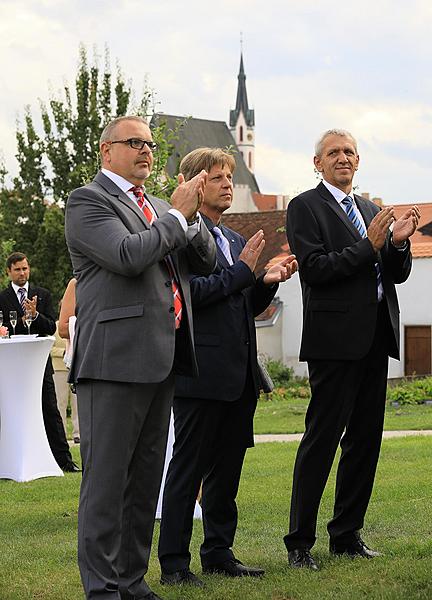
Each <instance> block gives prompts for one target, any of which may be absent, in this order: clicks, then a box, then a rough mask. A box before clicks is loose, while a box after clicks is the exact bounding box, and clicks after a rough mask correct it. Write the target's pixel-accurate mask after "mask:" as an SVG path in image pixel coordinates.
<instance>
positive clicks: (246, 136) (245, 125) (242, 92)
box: [230, 47, 255, 173]
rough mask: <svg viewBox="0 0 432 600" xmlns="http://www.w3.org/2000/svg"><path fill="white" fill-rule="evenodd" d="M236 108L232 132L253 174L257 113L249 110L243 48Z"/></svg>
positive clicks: (231, 122) (231, 116)
mask: <svg viewBox="0 0 432 600" xmlns="http://www.w3.org/2000/svg"><path fill="white" fill-rule="evenodd" d="M237 79H238V84H237V98H236V107H235V109H234V110H230V130H231V133H232V136H233V138H234V140H235V143H236V144H237V147H238V149H239V151H240V153H241V155H242V156H243V160H244V162H245V163H246V166H247V168H248V169H249V171H251V173H253V172H254V168H255V140H254V137H255V136H254V126H255V111H254V110H253V109H251V108H249V104H248V98H247V91H246V74H245V70H244V65H243V47H242V49H241V51H240V69H239V74H238V76H237Z"/></svg>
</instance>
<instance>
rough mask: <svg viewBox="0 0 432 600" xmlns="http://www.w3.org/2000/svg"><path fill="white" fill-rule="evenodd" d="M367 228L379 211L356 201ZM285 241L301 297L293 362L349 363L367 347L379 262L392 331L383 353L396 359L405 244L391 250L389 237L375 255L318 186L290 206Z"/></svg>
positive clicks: (407, 259)
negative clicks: (297, 352)
mask: <svg viewBox="0 0 432 600" xmlns="http://www.w3.org/2000/svg"><path fill="white" fill-rule="evenodd" d="M355 201H356V203H357V206H358V208H359V209H360V212H361V213H362V216H363V218H364V220H365V223H366V226H368V225H369V223H370V222H371V221H372V219H373V217H374V216H375V215H376V214H377V213H378V211H379V210H380V209H379V207H378V206H376V205H375V204H374V203H373V202H370V201H369V200H366V199H365V198H362V197H361V196H355ZM287 236H288V242H289V245H290V248H291V251H292V252H293V253H294V254H296V256H297V260H298V263H299V274H300V279H301V285H302V294H303V335H302V342H301V349H300V360H313V359H327V360H344V359H348V360H356V359H360V358H362V357H363V356H365V355H366V353H367V352H368V350H369V349H370V347H371V344H372V341H373V337H374V333H375V326H376V319H377V311H378V297H377V274H376V269H375V263H376V262H378V263H379V265H380V269H381V274H382V282H383V288H384V295H385V296H384V299H383V302H386V303H387V306H388V312H389V315H390V321H391V325H392V333H393V335H392V336H390V337H391V339H389V343H388V354H389V355H390V356H392V357H394V358H399V306H398V301H397V296H396V290H395V285H394V284H395V283H402V282H404V281H405V280H406V279H407V278H408V275H409V273H410V271H411V262H412V259H411V253H410V250H409V247H410V245H409V242H408V244H407V248H406V249H405V250H404V251H401V250H397V249H396V248H395V247H394V246H393V245H392V243H391V241H390V234H389V235H388V237H387V240H386V243H385V245H384V247H383V248H382V250H381V251H380V252H379V253H378V254H376V253H375V252H374V250H373V247H372V245H371V243H370V242H369V240H368V239H367V238H364V239H362V238H361V236H360V234H359V232H358V231H357V229H356V227H355V226H354V225H353V224H352V223H351V221H350V220H349V218H348V216H347V215H346V213H345V211H344V210H343V208H342V207H340V206H339V204H338V202H337V201H336V200H335V198H334V197H333V196H332V194H331V193H330V192H329V191H328V190H327V188H326V187H325V185H323V184H322V183H320V184H319V185H318V186H317V188H315V189H313V190H309V191H307V192H304V193H303V194H300V195H299V196H297V197H296V198H294V199H293V200H291V201H290V203H289V204H288V210H287Z"/></svg>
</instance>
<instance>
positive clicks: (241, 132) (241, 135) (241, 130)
mask: <svg viewBox="0 0 432 600" xmlns="http://www.w3.org/2000/svg"><path fill="white" fill-rule="evenodd" d="M240 141H241V142H242V141H243V125H240Z"/></svg>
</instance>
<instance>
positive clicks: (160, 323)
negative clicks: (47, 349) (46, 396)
mask: <svg viewBox="0 0 432 600" xmlns="http://www.w3.org/2000/svg"><path fill="white" fill-rule="evenodd" d="M149 199H150V202H151V203H152V206H153V207H154V209H155V211H156V213H157V215H158V219H156V221H155V222H154V223H153V225H152V227H150V226H149V224H148V222H147V220H146V218H145V217H144V215H143V213H142V211H141V210H140V209H139V208H138V207H137V206H136V205H135V203H134V202H132V201H131V200H130V198H128V196H127V195H126V194H124V193H123V192H122V191H121V190H120V188H118V187H117V186H116V185H115V184H114V183H113V182H112V181H111V180H110V179H109V178H108V177H106V176H105V175H103V173H98V174H97V175H96V177H95V179H94V180H93V182H92V183H90V184H89V185H86V186H84V187H82V188H78V189H76V190H74V191H73V192H72V193H71V195H70V197H69V200H68V203H67V207H66V228H65V229H66V241H67V244H68V248H69V253H70V256H71V260H72V265H73V269H74V274H75V276H76V277H77V286H76V314H77V325H76V333H75V342H74V354H73V361H72V365H71V380H73V381H77V380H79V379H101V380H108V381H122V382H136V383H154V382H160V381H163V380H164V379H165V378H166V377H167V376H168V374H169V373H170V372H171V370H172V368H173V364H174V359H175V351H176V338H177V341H178V342H179V341H182V344H179V343H177V355H176V363H178V364H180V365H181V371H182V372H184V373H188V374H191V375H192V374H196V372H197V367H196V361H195V354H194V347H193V328H192V314H191V300H190V290H189V277H190V273H191V272H193V273H200V274H202V275H207V274H209V273H211V272H212V270H213V269H214V267H215V264H216V248H215V243H214V241H213V238H212V236H211V235H210V233H209V231H208V229H207V228H206V226H205V224H204V223H201V230H200V232H199V233H198V234H197V235H196V236H195V237H194V238H193V240H192V241H189V242H188V240H187V238H186V234H185V232H184V231H183V229H182V227H181V225H180V223H179V221H178V219H177V218H176V217H175V216H173V215H172V214H170V213H168V210H169V208H170V206H169V204H168V203H167V202H165V201H163V200H160V199H158V198H155V197H153V196H150V197H149ZM168 254H169V255H170V256H171V257H172V260H173V263H174V266H175V269H176V272H177V277H178V281H179V284H180V288H181V293H182V297H183V315H182V320H183V322H182V327H181V328H180V330H179V332H177V334H176V330H175V325H174V309H173V295H172V289H171V281H170V277H169V274H168V270H167V267H166V263H165V261H164V257H166V256H167V255H168ZM180 332H181V333H180ZM179 346H181V348H182V352H181V354H182V355H181V356H179Z"/></svg>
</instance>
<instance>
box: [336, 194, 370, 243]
mask: <svg viewBox="0 0 432 600" xmlns="http://www.w3.org/2000/svg"><path fill="white" fill-rule="evenodd" d="M342 204H343V206H344V209H345V212H346V214H347V215H348V219H349V220H350V221H351V223H353V225H354V227H355V228H356V229H357V231H358V232H359V234H360V235H361V236H362V238H364V237H366V231H365V228H364V227H363V223H362V222H361V221H360V219H359V218H358V216H357V215H356V211H355V210H354V203H353V200H352V198H351V197H350V196H347V197H346V198H344V199H343V200H342Z"/></svg>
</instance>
